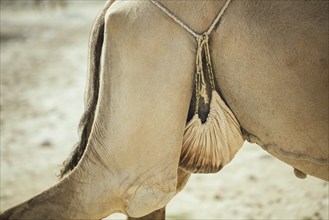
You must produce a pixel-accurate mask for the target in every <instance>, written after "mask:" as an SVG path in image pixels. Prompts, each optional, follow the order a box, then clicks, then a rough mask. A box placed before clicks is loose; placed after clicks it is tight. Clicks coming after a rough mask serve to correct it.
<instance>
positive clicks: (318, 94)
mask: <svg viewBox="0 0 329 220" xmlns="http://www.w3.org/2000/svg"><path fill="white" fill-rule="evenodd" d="M159 2H161V4H162V5H164V6H165V7H166V8H168V9H169V10H170V11H171V12H172V13H173V14H175V15H176V16H177V17H179V18H180V19H181V20H182V21H184V23H185V24H188V25H189V27H191V28H192V29H193V30H194V31H195V32H197V33H203V32H205V30H207V28H208V27H209V25H210V24H211V23H212V21H213V19H214V18H215V17H216V15H217V14H218V12H219V11H220V10H221V8H222V7H223V5H224V4H225V2H226V1H225V0H218V1H165V0H163V1H160V0H159ZM328 4H329V3H328V2H327V1H293V0H286V1H263V0H252V1H234V0H233V1H232V2H231V4H230V6H229V7H228V9H227V11H226V12H225V15H224V16H223V17H222V18H221V20H220V23H219V25H217V26H216V28H215V30H214V32H213V33H212V35H211V36H210V45H211V48H210V50H211V51H210V52H211V54H212V59H213V60H212V61H213V65H214V72H215V78H216V87H217V88H218V90H219V93H220V95H221V97H222V98H223V99H224V100H225V102H226V103H227V105H228V106H229V107H230V109H231V110H232V112H233V113H234V115H235V116H236V118H237V119H238V121H239V123H240V125H241V128H242V133H243V136H244V138H245V139H246V140H248V141H250V142H255V143H257V144H258V145H260V146H261V147H262V148H263V149H264V150H266V151H268V152H269V153H271V154H272V155H274V156H275V157H277V158H278V159H280V160H282V161H283V162H285V163H287V164H290V165H291V166H293V167H295V168H296V174H297V175H298V176H302V175H303V174H304V173H305V174H309V175H312V176H315V177H318V178H320V179H323V180H326V181H328V180H329V174H328V164H329V158H328ZM195 50H196V42H195V38H194V37H193V36H192V35H191V34H190V33H188V32H186V31H185V30H184V29H183V28H182V27H181V26H179V25H177V23H175V22H174V21H173V20H172V19H171V18H169V17H168V16H167V15H166V14H164V13H163V12H162V11H161V10H159V8H157V7H156V6H155V5H154V4H152V3H151V2H150V1H114V0H111V1H108V2H106V4H105V6H104V9H103V10H102V11H101V13H100V15H99V16H98V18H97V21H96V22H95V25H94V28H93V31H92V35H91V41H90V57H89V58H90V62H89V69H90V70H89V79H88V82H89V83H88V85H87V93H86V110H85V113H84V115H83V117H82V120H81V130H82V134H81V142H80V144H79V147H78V148H77V150H76V151H75V152H74V153H73V155H72V157H71V158H70V159H69V160H67V162H66V163H65V164H66V165H65V168H64V169H63V179H62V180H61V181H60V182H59V183H58V184H57V185H55V186H53V187H52V188H50V189H48V190H46V191H44V192H43V193H41V194H39V195H37V196H35V197H33V198H32V199H30V200H29V201H26V202H24V203H22V204H20V205H18V206H16V207H13V208H11V209H9V210H7V211H5V212H4V213H2V214H1V217H0V219H20V218H30V219H36V218H39V219H40V218H41V219H100V218H103V217H105V216H108V215H110V214H111V213H115V212H121V213H124V214H126V215H128V216H131V217H135V218H141V217H142V216H145V215H146V217H145V218H144V219H147V218H148V216H147V215H148V214H149V213H152V212H154V213H152V214H151V215H149V219H150V218H153V219H156V218H164V207H165V206H166V204H167V203H168V202H169V201H170V200H171V199H172V198H173V197H174V196H175V194H177V193H178V192H179V191H180V190H182V189H183V187H184V185H185V183H186V182H187V181H188V177H189V175H190V173H188V172H185V171H184V170H182V169H180V168H179V159H180V153H181V145H182V139H183V131H184V127H185V124H186V121H187V120H188V118H189V116H188V112H189V105H190V101H191V97H192V91H193V72H194V68H195V66H194V63H195ZM126 161H129V163H127V162H126ZM156 210H159V211H156ZM150 216H153V217H150ZM155 216H156V217H155Z"/></svg>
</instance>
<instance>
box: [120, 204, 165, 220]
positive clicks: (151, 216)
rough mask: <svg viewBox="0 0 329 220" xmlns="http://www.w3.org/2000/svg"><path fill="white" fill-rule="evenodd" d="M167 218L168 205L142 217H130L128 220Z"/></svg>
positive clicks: (158, 219) (163, 219) (159, 219)
mask: <svg viewBox="0 0 329 220" xmlns="http://www.w3.org/2000/svg"><path fill="white" fill-rule="evenodd" d="M165 219H166V207H163V208H162V209H159V210H156V211H154V212H152V213H151V214H148V215H146V216H143V217H140V218H132V217H128V219H127V220H165Z"/></svg>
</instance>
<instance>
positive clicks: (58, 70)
mask: <svg viewBox="0 0 329 220" xmlns="http://www.w3.org/2000/svg"><path fill="white" fill-rule="evenodd" d="M101 5H102V3H101V2H96V3H95V2H94V3H91V2H90V1H72V2H71V3H70V4H69V6H68V7H67V8H66V9H55V10H50V9H46V10H44V11H38V10H37V9H35V8H30V7H28V8H22V7H4V6H3V5H2V7H1V182H0V183H1V185H0V186H1V187H0V189H1V203H0V204H1V206H0V207H1V211H3V210H5V209H7V208H9V207H10V206H12V205H14V204H17V203H19V202H22V201H24V200H26V199H28V198H29V197H31V196H32V195H35V194H36V193H39V192H41V191H43V190H45V189H46V188H47V187H49V186H51V185H53V184H55V183H56V182H57V177H56V174H58V172H59V169H60V167H61V163H62V161H63V160H64V159H65V158H66V157H67V155H68V154H69V152H70V151H71V149H72V146H73V145H74V144H75V143H76V142H77V140H78V136H77V132H76V130H77V129H76V128H77V125H78V122H79V118H80V115H81V114H82V111H83V95H84V87H85V80H86V69H87V48H88V37H89V32H90V28H91V26H92V23H93V21H94V18H95V16H96V14H97V12H98V10H99V9H100V7H101ZM328 196H329V186H328V183H326V182H324V181H321V180H319V179H316V178H313V177H308V178H307V179H306V180H300V179H297V178H296V177H295V176H294V175H293V169H292V168H291V167H290V166H288V165H286V164H284V163H282V162H280V161H279V160H277V159H275V158H273V157H272V156H270V155H269V154H268V153H266V152H265V151H263V150H262V149H261V148H259V147H258V146H256V145H251V144H245V146H244V147H243V148H242V150H241V151H240V152H239V153H238V154H237V156H236V158H235V159H234V160H233V162H232V163H231V164H229V165H228V166H227V167H225V168H224V169H223V170H222V171H221V172H220V173H218V174H215V175H200V174H199V175H193V176H192V177H191V179H190V181H189V183H188V184H187V186H186V188H185V189H184V190H183V192H181V193H179V194H178V195H177V196H176V197H175V198H174V199H173V200H172V201H171V202H170V203H169V204H168V208H167V216H168V218H169V219H303V220H308V219H329V214H328V211H329V207H328ZM122 218H123V215H119V214H117V215H113V216H111V217H108V219H122Z"/></svg>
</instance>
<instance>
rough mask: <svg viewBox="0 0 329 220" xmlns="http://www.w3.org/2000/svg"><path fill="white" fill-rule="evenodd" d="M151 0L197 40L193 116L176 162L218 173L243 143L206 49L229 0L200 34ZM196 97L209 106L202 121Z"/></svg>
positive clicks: (195, 169)
mask: <svg viewBox="0 0 329 220" xmlns="http://www.w3.org/2000/svg"><path fill="white" fill-rule="evenodd" d="M151 2H152V3H153V4H155V5H156V6H157V7H158V8H160V9H161V10H162V11H163V12H164V13H165V14H167V15H168V16H169V17H170V18H171V19H172V20H173V21H175V22H176V23H178V24H179V25H180V26H181V27H182V28H184V29H185V30H186V31H187V32H188V33H190V34H191V35H192V36H194V37H195V39H196V42H197V51H196V60H195V66H196V71H195V99H196V103H195V112H194V116H193V118H192V119H191V120H190V121H189V122H188V123H187V124H186V126H185V131H184V136H183V145H182V151H181V156H180V163H179V165H180V167H181V168H183V169H184V170H186V171H188V172H194V173H214V172H218V171H219V170H220V169H221V168H222V167H223V166H225V165H226V164H227V163H229V162H230V161H231V160H232V159H233V157H234V155H235V154H236V152H237V151H238V150H239V149H240V148H241V146H242V145H243V138H242V134H241V129H240V125H239V123H238V121H237V120H236V118H235V116H234V114H233V113H232V112H231V110H230V109H229V108H228V106H226V104H225V103H224V101H223V100H222V99H221V97H220V95H219V94H218V93H217V91H216V88H215V79H214V78H215V77H214V72H213V68H212V63H211V57H210V50H209V35H210V34H211V32H212V31H213V30H214V28H215V26H216V24H217V23H218V22H219V20H220V19H221V17H222V15H223V14H224V12H225V11H226V9H227V7H228V6H229V4H230V2H231V0H227V1H226V3H225V5H224V6H223V8H222V9H221V11H220V12H219V14H218V15H217V17H216V18H215V20H214V21H213V23H212V24H211V26H210V27H209V29H208V30H207V31H206V32H204V33H203V34H198V33H196V32H195V31H194V30H192V29H191V28H190V27H189V26H188V25H186V24H184V23H183V22H182V21H181V20H180V19H178V18H177V17H176V16H175V15H174V14H173V13H171V12H170V11H169V10H168V9H167V8H166V7H164V6H163V5H161V4H160V3H159V2H157V1H156V0H151ZM204 62H205V63H204ZM205 73H207V74H208V79H209V81H210V83H209V84H210V87H211V90H212V92H211V95H212V96H211V100H209V97H208V94H207V88H206V87H207V83H206V82H205V81H206V80H205ZM200 97H202V98H203V103H204V104H205V105H209V113H208V115H207V120H206V121H205V122H204V123H202V122H201V119H200V118H199V111H200V109H199V105H200Z"/></svg>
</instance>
